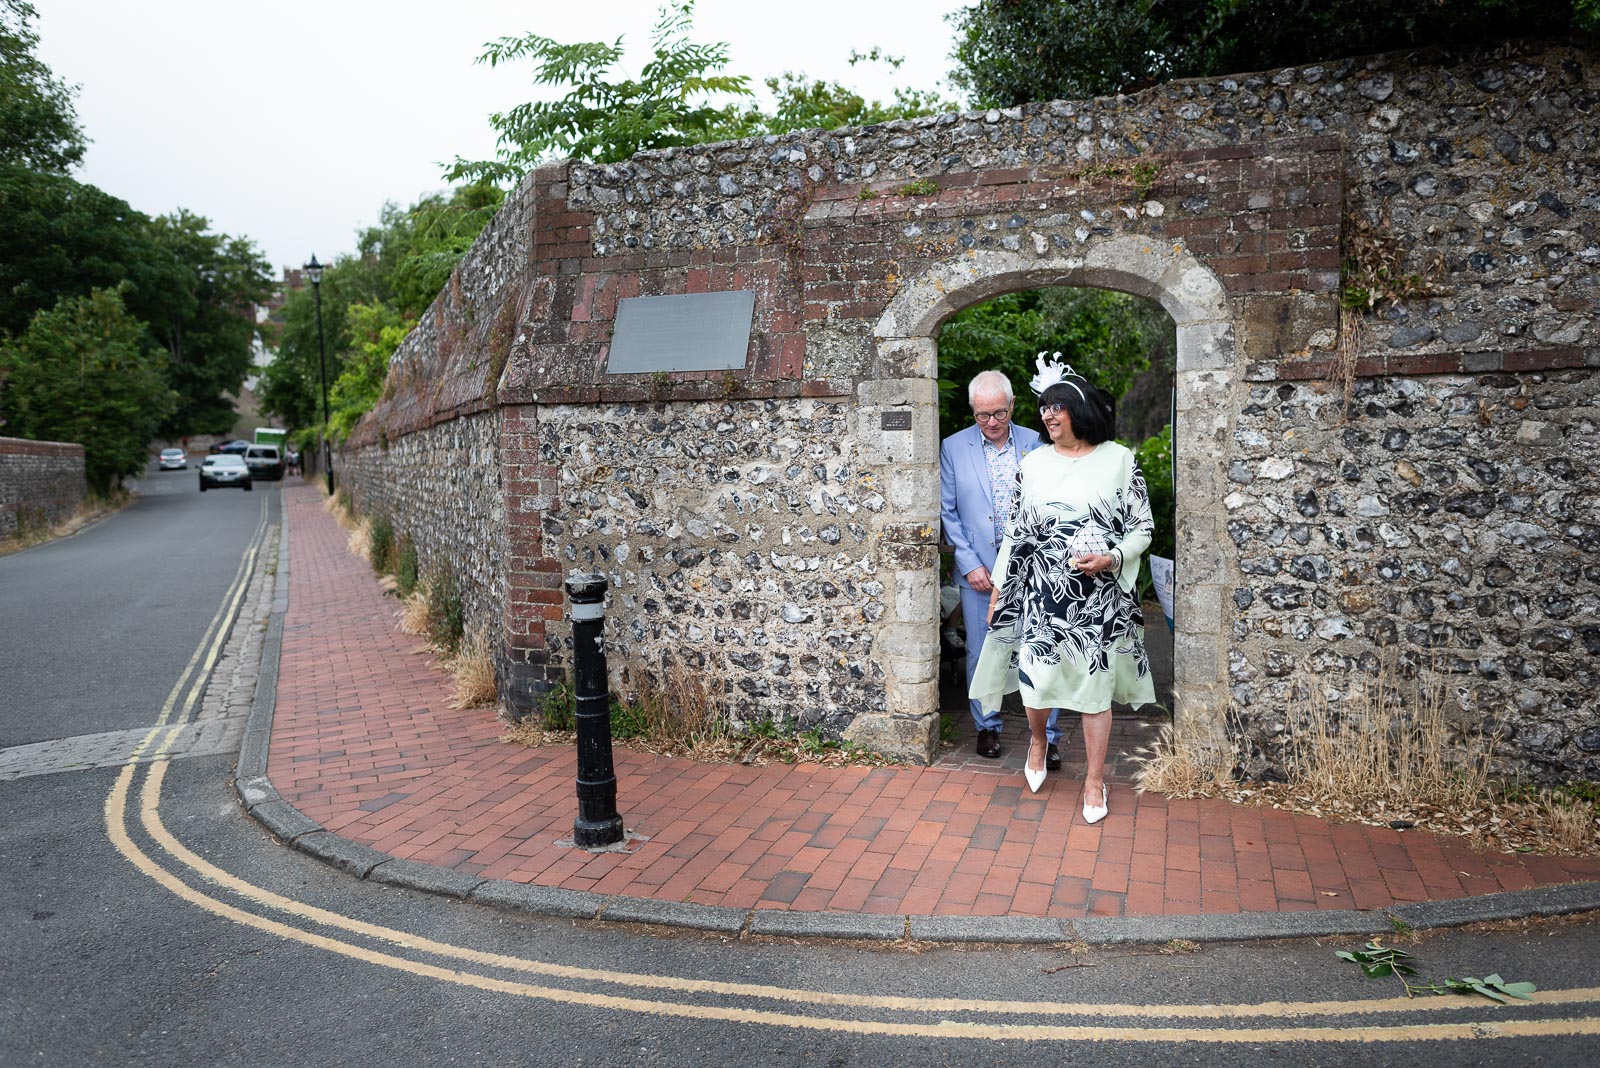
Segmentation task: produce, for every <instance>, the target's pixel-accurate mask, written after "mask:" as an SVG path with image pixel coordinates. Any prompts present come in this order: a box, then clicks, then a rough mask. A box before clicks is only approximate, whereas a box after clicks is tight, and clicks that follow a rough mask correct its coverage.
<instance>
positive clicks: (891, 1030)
mask: <svg viewBox="0 0 1600 1068" xmlns="http://www.w3.org/2000/svg"><path fill="white" fill-rule="evenodd" d="M257 548H258V546H257V545H256V544H254V543H253V544H252V545H251V547H250V548H249V549H248V550H247V553H246V558H247V559H249V560H252V561H253V559H254V557H255V554H256V552H257ZM247 584H248V583H246V585H247ZM223 601H224V607H226V606H227V605H228V604H229V602H230V601H231V602H232V603H233V604H234V605H237V602H238V595H237V593H235V592H233V591H230V592H229V593H225V594H224V598H223ZM224 615H225V613H224V612H223V611H222V610H220V609H219V614H218V619H220V618H222V617H223V616H224ZM213 622H214V623H215V622H216V620H214V621H213ZM206 644H207V639H205V638H203V639H202V643H201V647H200V648H201V649H204V648H205V646H206ZM199 653H200V650H199V649H197V650H196V655H197V656H198V655H199ZM212 660H214V653H213V655H212V656H211V657H208V658H207V660H206V662H207V663H208V664H209V663H211V662H212ZM195 662H196V661H195V660H194V659H191V669H192V666H193V664H194V663H195ZM191 669H186V673H187V672H188V671H189V670H191ZM202 677H203V676H202ZM196 685H199V683H198V682H197V683H196ZM179 689H181V687H180V688H178V689H175V690H174V694H176V693H177V692H179ZM191 697H192V695H191ZM173 700H174V699H173V698H169V706H170V705H171V704H172V701H173ZM191 706H192V700H191V701H190V702H189V703H187V704H186V705H185V707H186V708H188V707H191ZM169 711H170V709H169ZM164 718H165V716H164ZM175 735H176V732H175V730H173V729H170V728H167V727H165V726H164V724H163V723H160V722H158V723H157V725H156V726H154V727H152V728H150V729H149V731H148V733H147V734H146V735H145V737H144V738H143V740H142V741H141V742H140V743H139V744H138V746H137V747H136V748H135V750H134V759H132V760H130V761H129V762H128V763H126V764H125V765H124V767H123V768H122V770H121V772H120V773H119V774H118V776H117V780H116V782H115V784H114V785H113V786H112V789H111V791H110V793H109V794H108V795H107V797H106V800H105V805H104V815H105V821H106V832H107V835H108V836H109V838H110V840H111V842H112V844H113V845H114V846H115V848H116V849H117V851H118V852H119V853H121V854H122V855H123V856H124V857H125V858H126V859H127V860H128V861H129V863H130V864H132V865H133V866H134V867H135V868H136V869H138V870H139V871H141V872H143V873H144V874H145V875H147V876H148V877H149V878H151V879H152V880H154V881H155V882H156V883H158V884H159V885H161V886H162V887H164V888H165V889H167V890H169V891H170V892H171V893H173V894H174V895H176V896H177V897H179V898H181V899H183V900H185V901H187V902H189V903H190V904H192V905H194V906H196V907H197V908H200V909H202V910H204V911H206V912H209V913H211V914H213V915H215V916H218V917H221V918H223V919H226V920H229V921H231V922H234V923H238V924H241V925H244V926H248V927H253V928H256V929H257V930H261V931H265V932H267V933H270V934H273V935H275V936H277V937H279V938H282V939H285V940H287V941H292V942H298V943H301V944H304V945H308V946H312V947H314V948H318V949H322V950H325V951H327V952H330V953H335V954H338V955H341V956H345V957H349V958H351V959H355V960H360V961H363V962H365V963H369V964H372V965H375V966H380V967H384V968H389V969H392V970H395V971H399V972H403V973H407V974H410V975H414V976H419V977H423V978H429V979H434V980H438V981H442V982H450V983H455V984H457V985H461V986H467V987H473V988H476V989H480V990H485V991H492V992H497V993H502V994H509V995H513V996H517V997H525V998H531V999H537V1000H543V1001H551V1002H556V1003H562V1004H579V1005H585V1006H589V1007H593V1008H598V1009H609V1010H616V1011H625V1012H634V1013H644V1014H649V1015H655V1016H667V1017H677V1018H682V1019H690V1020H700V1021H711V1022H726V1023H744V1024H757V1025H764V1026H776V1027H784V1028H791V1029H799V1030H810V1031H826V1032H835V1033H849V1034H863V1035H889V1036H901V1037H914V1038H962V1039H972V1040H983V1041H996V1040H1024V1041H1134V1042H1205V1043H1213V1044H1216V1043H1243V1042H1250V1043H1258V1044H1279V1043H1285V1042H1322V1043H1344V1044H1348V1043H1364V1044H1371V1043H1382V1042H1400V1041H1445V1040H1460V1039H1473V1038H1515V1037H1534V1036H1554V1037H1560V1036H1575V1035H1594V1034H1600V1017H1590V1016H1585V1017H1578V1018H1572V1019H1527V1018H1517V1019H1510V1020H1505V1019H1496V1020H1493V1021H1489V1020H1480V1021H1457V1022H1449V1023H1405V1024H1396V1025H1390V1026H1364V1027H1351V1026H1349V1025H1340V1026H1302V1027H1284V1026H1271V1027H1260V1026H1258V1027H1212V1028H1206V1027H1161V1028H1152V1027H1147V1026H1138V1027H1129V1026H1127V1025H1120V1026H1119V1025H1078V1024H1055V1023H1044V1024H1035V1023H997V1022H994V1021H993V1020H992V1018H986V1019H984V1020H982V1021H970V1022H969V1021H956V1020H941V1021H937V1022H925V1023H915V1022H896V1021H885V1020H873V1019H853V1018H847V1017H841V1016H802V1015H797V1014H796V1013H794V1012H779V1011H773V1010H770V1009H759V1008H734V1007H728V1006H721V1005H704V1004H696V1003H693V1002H685V1001H673V1000H651V999H648V998H643V997H632V996H625V995H620V994H606V993H597V992H594V991H589V990H580V989H572V988H565V987H551V986H539V985H534V984H531V983H526V982H521V981H516V980H508V979H501V978H496V977H494V976H487V975H480V974H476V973H474V972H470V971H462V970H458V969H455V968H445V967H440V966H438V965H434V964H429V963H426V962H422V961H416V960H412V959H409V958H406V957H400V956H396V955H394V954H391V953H387V952H383V951H381V950H375V949H371V948H368V947H366V946H362V945H357V944H355V943H352V942H347V941H343V940H340V939H339V938H335V937H330V936H327V935H323V934H318V933H315V932H313V931H307V930H303V929H301V928H299V927H296V926H293V925H292V924H289V923H284V922H281V921H278V920H274V919H271V918H269V917H266V916H262V915H258V914H256V913H254V912H251V911H249V910H247V909H243V908H239V907H238V906H236V905H232V904H229V903H227V902H225V901H222V900H219V899H218V898H215V897H213V896H211V895H209V894H206V893H204V892H202V891H201V890H199V889H197V888H195V887H192V886H190V885H189V884H188V883H186V882H185V881H184V880H183V879H181V878H180V877H179V876H178V875H176V874H174V872H173V871H170V870H168V869H167V868H165V867H163V866H162V865H160V864H159V863H157V862H156V861H155V860H154V859H152V858H151V857H150V856H149V855H148V854H147V853H145V852H144V850H143V849H141V848H140V847H139V845H138V844H137V843H136V842H134V840H133V838H132V836H131V835H130V834H129V831H128V826H127V824H128V813H127V802H128V795H129V792H130V790H131V788H132V785H133V782H134V779H135V777H136V776H137V774H138V771H139V768H140V766H141V763H140V762H139V761H138V759H137V758H139V757H140V756H143V755H144V754H145V751H146V750H149V749H150V748H151V747H152V746H153V747H154V751H153V752H151V753H150V754H149V757H148V759H149V761H151V762H150V763H148V764H144V765H143V766H144V767H146V768H147V769H148V770H147V772H146V777H145V780H144V783H143V786H142V789H141V792H140V804H139V812H140V822H141V826H142V827H143V829H144V830H145V832H146V833H147V834H149V835H150V837H151V838H152V839H153V840H154V841H155V842H156V843H157V844H158V845H159V846H160V847H161V848H162V849H163V850H165V851H166V852H167V853H168V854H169V855H170V856H171V857H172V858H173V859H174V860H176V861H178V862H179V863H180V864H182V865H183V866H184V867H186V868H188V869H189V870H190V871H191V872H193V873H194V874H195V875H196V876H198V877H199V878H201V879H203V880H205V881H207V882H209V883H212V884H214V885H217V886H220V887H223V888H225V889H226V890H228V891H231V892H233V893H235V894H237V895H239V896H240V897H243V898H245V899H246V900H249V901H254V902H256V903H257V904H260V905H265V906H267V907H270V908H273V909H276V910H278V911H280V912H284V913H287V914H288V915H290V916H291V917H294V918H296V919H299V920H302V921H306V922H310V923H315V924H318V925H321V926H325V927H331V928H333V929H335V930H338V931H344V932H347V933H349V934H352V935H358V936H362V937H365V938H370V939H374V940H378V941H382V942H385V943H388V944H390V945H393V946H396V947H399V948H402V949H406V950H411V951H414V952H423V953H429V954H432V955H435V956H442V957H445V958H448V959H452V960H458V961H463V962H467V963H470V964H474V965H478V966H482V967H492V968H499V969H503V970H514V971H522V972H528V973H534V974H541V975H546V976H550V977H553V978H560V979H566V980H569V981H577V982H585V983H604V984H610V985H616V986H624V987H634V988H642V989H656V990H665V991H669V992H672V993H678V994H695V993H700V994H716V995H721V996H735V997H749V998H759V999H766V1000H771V1001H782V1002H789V1003H798V1004H804V1005H810V1006H814V1007H817V1008H823V1007H829V1008H836V1009H847V1010H861V1009H877V1010H885V1011H896V1012H909V1013H981V1014H985V1016H986V1017H992V1015H993V1014H995V1013H1005V1014H1010V1015H1037V1016H1055V1017H1059V1016H1084V1017H1098V1018H1118V1017H1122V1018H1126V1017H1137V1018H1140V1019H1183V1018H1204V1019H1224V1020H1235V1019H1250V1018H1263V1017H1264V1018H1269V1019H1270V1018H1285V1019H1288V1018H1304V1017H1308V1016H1313V1017H1326V1016H1355V1015H1370V1014H1382V1013H1398V1012H1406V1013H1423V1014H1432V1013H1433V1012H1436V1011H1452V1012H1459V1011H1463V1010H1465V1011H1471V1010H1481V1009H1484V1008H1489V1009H1490V1011H1495V1012H1496V1013H1497V1014H1498V1013H1500V1012H1511V1011H1516V1010H1519V1009H1521V1010H1526V1009H1532V1008H1538V1007H1546V1006H1554V1005H1589V1004H1594V1003H1596V1002H1600V988H1593V987H1591V988H1580V989H1571V990H1559V991H1546V992H1541V993H1540V994H1539V995H1538V1002H1537V1005H1535V1006H1514V1007H1513V1006H1507V1007H1488V1006H1484V1005H1481V1004H1475V1003H1470V1002H1462V1001H1458V1000H1446V999H1437V1000H1433V999H1430V1000H1429V1001H1426V1002H1420V1003H1419V1002H1415V1001H1410V1000H1406V999H1399V998H1392V999H1374V1000H1368V1001H1324V1002H1276V1001H1269V1002H1261V1003H1257V1004H1232V1005H1128V1004H1114V1005H1096V1004H1092V1003H1063V1002H1006V1001H985V1000H971V999H957V998H920V997H898V996H884V995H864V994H850V993H840V992H832V991H819V990H804V989H790V988H784V987H776V986H763V985H757V984H746V983H725V982H719V981H715V980H703V979H688V978H681V977H676V976H670V975H652V974H635V973H628V972H618V971H607V970H601V969H590V968H578V967H573V966H570V965H560V964H554V963H551V962H546V961H538V960H530V959H526V958H521V957H513V956H509V955H505V954H497V953H487V952H483V951H480V950H474V949H470V948H468V947H465V946H457V945H453V944H450V943H443V942H437V941H434V940H432V939H428V938H425V937H422V936H420V935H415V934H411V933H409V932H405V931H400V930H397V929H394V928H389V927H383V926H380V925H377V924H371V923H367V922H365V921H362V920H357V919H355V918H354V917H349V916H344V915H342V914H339V913H335V912H332V911H329V910H326V909H321V908H318V907H316V906H313V905H310V904H307V903H304V902H299V901H295V900H292V899H290V898H285V897H282V896H281V895H278V894H275V893H273V892H272V891H269V890H266V889H264V888H262V887H258V886H255V885H254V884H252V883H249V882H247V881H245V880H243V879H240V878H239V877H237V876H235V875H232V874H230V873H228V872H226V871H223V870H222V869H220V868H218V867H216V866H215V865H213V864H210V863H209V862H208V861H205V860H204V859H202V858H200V857H199V856H197V855H196V854H194V853H193V852H192V851H191V850H189V849H188V848H187V847H186V846H184V845H183V844H182V843H181V842H180V841H178V839H177V838H176V837H175V836H174V835H172V833H171V832H170V831H168V829H167V828H166V826H165V825H164V824H163V823H162V821H161V818H160V803H161V791H162V787H163V784H164V782H165V779H166V769H167V766H168V761H169V757H168V756H167V753H168V751H169V750H170V748H171V747H172V745H173V742H174V739H175Z"/></svg>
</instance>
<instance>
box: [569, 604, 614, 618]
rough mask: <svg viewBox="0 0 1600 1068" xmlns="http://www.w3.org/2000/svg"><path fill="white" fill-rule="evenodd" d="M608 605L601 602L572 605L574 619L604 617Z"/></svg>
mask: <svg viewBox="0 0 1600 1068" xmlns="http://www.w3.org/2000/svg"><path fill="white" fill-rule="evenodd" d="M605 616H606V606H605V605H603V604H600V603H595V604H575V605H573V606H572V618H573V619H604V618H605Z"/></svg>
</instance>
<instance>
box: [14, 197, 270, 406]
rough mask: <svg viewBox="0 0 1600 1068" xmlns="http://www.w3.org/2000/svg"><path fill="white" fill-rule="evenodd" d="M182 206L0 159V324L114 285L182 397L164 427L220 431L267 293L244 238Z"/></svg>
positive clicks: (21, 323)
mask: <svg viewBox="0 0 1600 1068" xmlns="http://www.w3.org/2000/svg"><path fill="white" fill-rule="evenodd" d="M208 225H209V224H208V223H207V222H206V220H205V219H204V218H202V217H200V216H198V215H192V214H190V213H188V212H186V211H181V210H180V211H179V212H177V213H176V214H174V215H170V216H164V217H162V218H158V219H150V218H149V217H147V216H145V215H143V214H141V213H140V212H137V211H135V210H133V209H132V208H131V207H129V206H128V205H127V203H125V202H124V201H122V200H119V199H117V198H116V197H113V196H111V195H109V194H108V193H105V192H103V191H102V190H100V189H97V188H96V187H94V186H92V185H85V184H83V183H81V182H76V181H74V180H72V179H71V178H68V177H66V176H64V175H59V174H46V173H41V172H37V171H30V170H28V169H26V168H24V167H20V166H14V165H13V166H3V165H0V332H6V333H11V334H16V333H20V332H21V331H22V330H24V329H26V328H27V326H28V323H29V322H30V321H31V320H32V318H33V316H34V315H36V314H37V313H38V312H40V311H43V310H45V309H48V308H52V307H54V306H55V305H56V303H57V302H58V301H59V300H61V299H62V298H64V297H72V296H86V295H88V294H89V293H90V292H92V291H94V290H96V289H110V288H117V289H119V291H120V292H121V293H122V300H123V303H124V305H125V306H126V308H127V310H128V312H129V313H130V314H131V315H133V316H134V317H135V318H136V319H138V320H140V321H141V322H143V323H144V324H146V327H147V331H146V334H145V337H144V343H146V344H148V345H158V346H160V347H161V348H163V349H165V350H166V351H167V353H168V355H169V357H170V359H169V361H168V362H167V367H168V368H169V374H170V375H171V376H172V385H173V387H174V388H175V389H176V390H177V392H178V395H179V398H180V400H179V403H178V405H177V406H176V407H175V408H174V409H173V410H172V412H171V415H170V418H169V420H168V422H167V424H166V426H165V428H164V430H165V432H166V434H167V435H168V436H173V437H176V436H179V435H183V434H197V433H208V432H221V431H225V430H227V428H228V427H229V426H230V425H232V423H233V419H234V415H233V402H232V401H231V400H229V399H228V398H227V397H225V396H224V394H225V393H237V392H238V390H239V387H240V386H241V385H242V384H243V382H244V378H245V375H246V374H248V373H249V369H250V348H251V341H252V338H253V337H254V335H255V320H254V316H253V310H252V306H253V305H254V304H255V303H256V302H257V301H261V300H264V299H266V296H267V294H268V293H269V292H270V291H271V290H270V284H271V276H270V275H269V274H268V273H267V263H266V261H265V260H263V259H262V258H261V256H260V254H259V253H258V252H257V251H256V249H255V246H254V245H253V244H252V243H251V242H250V241H248V240H246V239H244V238H236V237H229V236H227V235H226V234H217V233H212V232H210V231H209V229H208Z"/></svg>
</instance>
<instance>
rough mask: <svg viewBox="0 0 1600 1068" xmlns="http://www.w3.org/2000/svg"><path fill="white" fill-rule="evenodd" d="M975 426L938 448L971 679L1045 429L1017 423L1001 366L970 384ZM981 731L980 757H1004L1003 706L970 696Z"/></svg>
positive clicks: (1055, 755) (1057, 755)
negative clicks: (1020, 497) (1026, 466)
mask: <svg viewBox="0 0 1600 1068" xmlns="http://www.w3.org/2000/svg"><path fill="white" fill-rule="evenodd" d="M967 401H968V402H969V403H970V404H971V405H972V417H973V420H974V422H975V424H976V425H974V426H969V427H967V428H966V429H965V430H962V431H958V432H957V433H954V434H951V435H950V436H949V437H948V438H945V439H944V444H943V446H942V447H941V448H940V449H939V497H940V501H939V504H940V514H939V518H940V519H941V521H942V522H943V524H944V538H945V541H946V542H948V543H949V544H950V545H951V546H952V547H953V548H954V549H955V555H956V585H957V586H959V587H960V589H961V616H962V619H963V621H964V622H965V624H966V629H967V634H966V641H967V683H968V685H970V684H971V683H972V672H973V669H974V668H976V667H977V665H978V654H979V653H981V652H982V651H983V637H984V635H986V634H988V633H989V591H990V589H991V588H992V587H991V586H990V583H989V569H990V568H992V567H994V558H995V554H996V553H998V552H999V550H1000V541H1001V539H1002V538H1003V537H1004V536H1005V530H1006V526H1007V524H1009V523H1010V521H1011V509H1012V504H1013V502H1014V501H1015V499H1016V492H1017V463H1018V462H1019V461H1020V460H1021V459H1022V457H1023V456H1025V455H1026V454H1027V453H1029V452H1031V451H1032V450H1034V449H1036V448H1038V447H1039V445H1040V444H1041V443H1040V441H1039V434H1038V432H1037V431H1033V430H1029V429H1028V428H1027V427H1022V426H1016V425H1014V424H1013V423H1012V422H1011V409H1012V407H1013V405H1014V403H1015V395H1014V394H1013V393H1012V390H1011V380H1010V379H1008V378H1006V376H1005V375H1003V374H1001V373H1000V372H999V371H984V372H983V373H982V374H980V375H978V376H977V377H976V378H974V379H973V380H972V383H971V384H970V385H968V386H967ZM968 703H969V704H970V705H971V708H972V722H973V724H974V726H976V727H977V729H978V744H977V750H978V755H979V756H984V757H989V758H990V759H993V758H995V757H998V756H999V755H1000V732H1001V729H1002V724H1001V721H1000V710H999V709H997V708H995V709H986V708H984V707H983V706H982V704H981V703H980V702H978V701H975V700H972V699H970V698H969V699H968ZM1058 712H1059V710H1058V709H1051V710H1050V723H1049V727H1048V729H1047V732H1046V734H1047V740H1048V741H1049V743H1050V747H1049V749H1048V750H1047V751H1046V758H1045V765H1046V767H1047V768H1049V769H1050V770H1052V771H1055V770H1058V769H1059V768H1060V767H1061V751H1060V750H1059V749H1057V748H1056V743H1057V742H1058V741H1059V740H1060V738H1061V731H1060V729H1059V728H1058V727H1057V726H1056V716H1057V714H1058Z"/></svg>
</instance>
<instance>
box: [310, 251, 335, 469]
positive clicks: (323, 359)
mask: <svg viewBox="0 0 1600 1068" xmlns="http://www.w3.org/2000/svg"><path fill="white" fill-rule="evenodd" d="M305 270H306V277H308V278H310V279H311V293H312V295H313V296H314V297H315V298H316V302H317V371H318V374H319V376H320V377H321V379H322V466H323V470H325V471H326V472H327V473H328V496H330V497H332V496H333V443H332V442H331V441H329V440H328V353H327V349H326V347H325V346H324V345H323V343H322V270H323V265H322V264H320V263H318V262H317V254H316V253H315V252H313V253H312V254H311V262H310V263H308V264H306V268H305Z"/></svg>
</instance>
